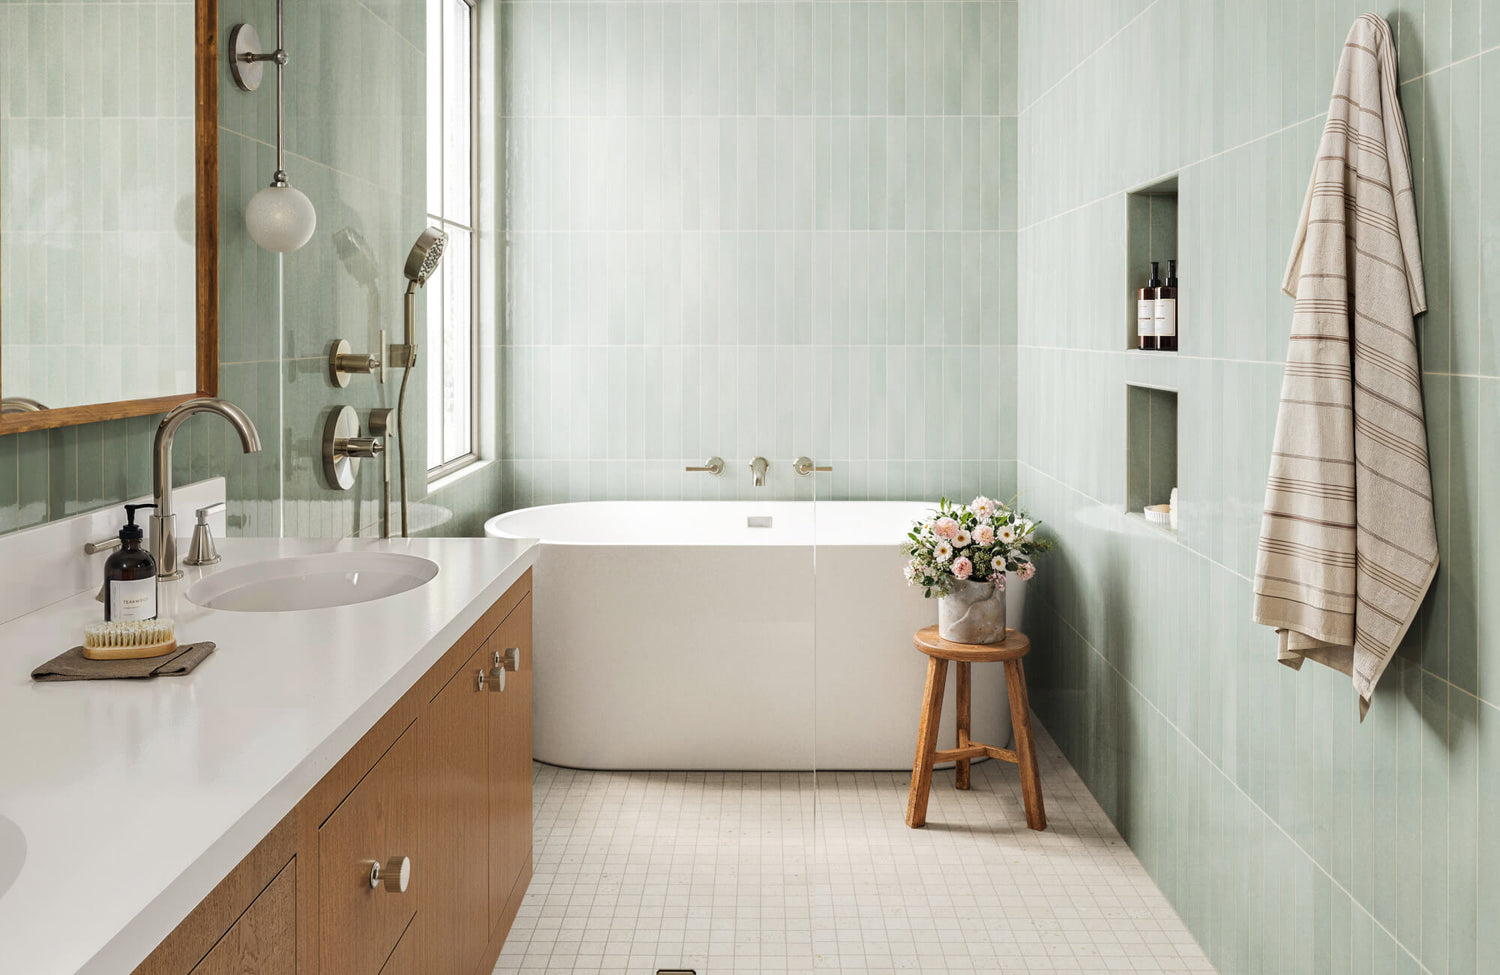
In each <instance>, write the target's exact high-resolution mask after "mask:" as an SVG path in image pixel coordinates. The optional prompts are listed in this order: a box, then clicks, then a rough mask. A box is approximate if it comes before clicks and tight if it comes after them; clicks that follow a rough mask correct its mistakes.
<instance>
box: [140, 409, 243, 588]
mask: <svg viewBox="0 0 1500 975" xmlns="http://www.w3.org/2000/svg"><path fill="white" fill-rule="evenodd" d="M199 413H214V414H217V415H218V416H221V417H223V418H224V419H225V420H227V421H228V422H229V425H230V426H232V427H234V430H235V432H236V433H238V434H239V435H240V444H241V446H243V447H244V448H245V453H247V454H254V453H258V452H259V451H260V432H259V431H258V430H256V429H255V423H254V421H252V420H251V419H250V417H249V416H248V415H246V413H245V411H244V410H242V409H240V408H239V407H238V406H235V405H234V404H233V403H231V402H229V401H228V400H223V399H214V398H212V397H207V396H200V397H198V398H197V399H190V400H188V401H187V402H185V403H182V404H180V405H178V406H177V407H176V408H174V409H173V410H172V411H171V412H170V413H168V414H167V415H166V416H164V417H162V421H161V426H159V427H157V428H156V442H155V443H154V444H153V445H152V448H151V494H152V498H151V500H153V501H155V502H156V513H155V514H153V515H152V516H151V555H152V556H153V557H154V558H155V559H156V575H157V578H160V579H181V578H182V570H181V569H180V568H178V566H177V516H176V515H174V514H173V513H172V440H173V438H175V437H176V436H177V431H178V430H179V429H180V428H181V427H182V425H183V424H184V423H186V422H187V421H188V419H189V418H190V417H194V416H197V415H198V414H199Z"/></svg>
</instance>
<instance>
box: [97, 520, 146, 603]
mask: <svg viewBox="0 0 1500 975" xmlns="http://www.w3.org/2000/svg"><path fill="white" fill-rule="evenodd" d="M154 507H156V505H154V504H127V505H126V506H125V515H126V519H127V523H126V524H125V525H124V526H122V527H121V528H120V547H119V548H118V549H116V550H115V552H114V553H113V554H112V555H110V557H109V558H108V559H105V561H104V618H105V620H114V621H117V622H125V621H128V620H154V619H156V559H154V558H152V557H151V553H150V552H148V551H146V550H145V549H144V548H141V540H142V539H143V538H145V536H146V533H145V532H144V531H142V530H141V526H140V525H137V524H136V523H135V513H136V511H137V510H139V509H141V508H154Z"/></svg>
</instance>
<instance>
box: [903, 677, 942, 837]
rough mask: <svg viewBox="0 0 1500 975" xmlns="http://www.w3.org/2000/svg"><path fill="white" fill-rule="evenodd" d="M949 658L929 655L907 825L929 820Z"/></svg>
mask: <svg viewBox="0 0 1500 975" xmlns="http://www.w3.org/2000/svg"><path fill="white" fill-rule="evenodd" d="M947 681H948V661H946V660H943V659H942V658H941V657H928V658H927V691H926V693H925V694H924V695H923V697H922V723H921V725H920V726H919V727H918V728H917V758H916V761H915V762H913V763H912V767H911V794H910V795H909V796H907V797H906V825H908V826H910V827H911V828H912V829H916V828H917V827H918V826H925V825H926V824H927V794H928V793H929V792H930V791H931V790H932V758H933V755H934V754H935V753H936V752H937V733H938V722H939V721H940V720H941V719H942V717H943V685H944V684H945V683H947Z"/></svg>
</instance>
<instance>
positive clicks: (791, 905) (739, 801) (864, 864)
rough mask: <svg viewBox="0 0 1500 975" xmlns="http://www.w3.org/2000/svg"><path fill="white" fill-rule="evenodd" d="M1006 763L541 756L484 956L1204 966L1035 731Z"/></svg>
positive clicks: (906, 965)
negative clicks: (674, 766)
mask: <svg viewBox="0 0 1500 975" xmlns="http://www.w3.org/2000/svg"><path fill="white" fill-rule="evenodd" d="M1038 747H1039V755H1038V757H1039V759H1040V761H1041V766H1042V787H1043V793H1044V796H1045V798H1046V803H1047V830H1046V832H1044V833H1036V832H1033V831H1031V830H1029V829H1027V828H1026V821H1025V816H1024V813H1023V812H1022V809H1021V796H1020V786H1019V783H1018V781H1017V778H1016V769H1015V767H1014V766H1012V765H1008V764H1004V763H1000V762H982V763H978V764H976V765H975V766H974V775H973V786H974V787H973V789H972V790H971V791H969V792H967V793H964V792H958V791H956V790H955V789H954V788H953V773H952V772H941V771H940V772H938V773H937V774H936V775H935V776H934V778H933V792H932V802H931V805H930V806H929V808H928V814H927V820H928V825H927V826H926V828H924V829H920V830H913V829H908V828H907V827H906V825H905V823H904V822H903V819H902V817H903V814H904V813H905V810H906V790H907V784H908V773H905V772H832V773H830V772H820V773H818V775H817V777H816V785H815V784H814V776H813V775H812V774H811V773H754V772H750V773H741V772H706V773H704V772H698V773H693V772H654V773H652V772H634V773H625V772H578V771H572V770H568V769H557V768H551V767H548V766H542V765H538V766H537V770H536V854H535V857H536V873H535V877H534V878H533V880H532V882H531V889H530V891H529V892H528V894H527V897H526V901H525V903H524V904H523V905H522V907H521V912H520V916H519V917H518V918H517V919H516V922H515V926H514V927H513V928H512V930H511V934H510V938H509V940H508V941H507V942H506V945H505V950H504V952H503V953H502V954H501V956H500V961H499V963H498V964H497V966H496V968H495V970H496V972H501V973H506V975H512V973H527V975H529V973H534V972H535V973H540V972H547V973H564V972H589V973H596V972H597V973H610V975H614V973H618V975H653V973H655V972H656V970H657V969H659V968H691V969H696V970H697V972H698V973H699V975H723V973H728V972H735V973H773V972H774V973H782V972H786V973H796V972H807V973H824V972H860V973H871V975H874V973H883V972H964V973H974V975H979V973H1000V972H1004V973H1012V972H1015V973H1022V972H1026V973H1029V972H1049V973H1076V975H1084V973H1089V975H1092V973H1096V972H1097V973H1116V972H1212V971H1213V966H1212V965H1210V964H1209V962H1208V960H1207V959H1206V958H1205V957H1204V955H1203V952H1202V951H1201V950H1200V949H1199V948H1198V945H1197V943H1196V942H1194V940H1193V938H1192V935H1190V934H1189V933H1188V931H1187V929H1186V928H1185V927H1184V925H1183V923H1182V921H1181V920H1179V919H1178V917H1177V915H1176V913H1175V912H1174V911H1173V910H1172V908H1171V906H1170V905H1169V904H1168V903H1167V900H1166V898H1165V897H1163V896H1162V894H1161V892H1160V891H1159V890H1157V888H1156V885H1155V884H1154V883H1153V882H1152V881H1151V878H1150V877H1149V876H1147V874H1146V871H1145V868H1144V867H1142V866H1141V864H1140V861H1138V860H1137V859H1136V858H1135V856H1134V855H1133V854H1132V853H1131V852H1130V849H1129V847H1127V846H1126V845H1125V843H1124V841H1122V840H1121V839H1120V835H1119V834H1118V833H1117V832H1116V831H1115V829H1114V827H1113V826H1112V825H1111V824H1110V822H1109V820H1108V819H1107V818H1105V816H1104V812H1103V810H1101V809H1100V808H1099V806H1098V804H1097V803H1095V802H1094V800H1093V797H1091V796H1090V795H1089V793H1088V790H1087V789H1085V788H1084V786H1083V783H1082V782H1081V781H1080V780H1079V779H1078V776H1077V774H1076V773H1074V771H1073V769H1072V768H1071V767H1070V766H1069V765H1068V763H1067V762H1066V760H1065V759H1064V758H1063V757H1062V755H1061V753H1059V752H1058V750H1057V748H1056V746H1055V745H1053V743H1052V741H1051V739H1049V738H1047V737H1046V736H1045V734H1043V735H1041V736H1040V740H1039V742H1038Z"/></svg>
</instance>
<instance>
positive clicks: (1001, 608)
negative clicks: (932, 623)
mask: <svg viewBox="0 0 1500 975" xmlns="http://www.w3.org/2000/svg"><path fill="white" fill-rule="evenodd" d="M938 636H940V637H942V638H943V639H944V640H951V641H952V642H954V643H999V642H1000V641H1001V640H1003V639H1005V592H1004V591H1003V590H1000V589H996V588H995V587H994V586H993V585H991V584H990V583H989V582H973V581H968V580H966V581H963V582H955V583H954V584H953V591H952V592H950V593H949V594H948V595H946V596H940V597H938Z"/></svg>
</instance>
